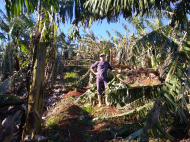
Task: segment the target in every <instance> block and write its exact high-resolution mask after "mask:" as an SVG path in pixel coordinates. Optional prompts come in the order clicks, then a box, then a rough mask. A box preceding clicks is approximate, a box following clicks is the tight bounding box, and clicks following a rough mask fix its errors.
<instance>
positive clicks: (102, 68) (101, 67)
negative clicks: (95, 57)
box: [90, 61, 113, 78]
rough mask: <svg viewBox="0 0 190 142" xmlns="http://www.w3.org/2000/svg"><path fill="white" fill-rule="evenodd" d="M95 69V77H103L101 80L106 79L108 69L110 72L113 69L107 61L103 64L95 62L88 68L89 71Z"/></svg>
mask: <svg viewBox="0 0 190 142" xmlns="http://www.w3.org/2000/svg"><path fill="white" fill-rule="evenodd" d="M95 67H96V68H97V72H98V73H99V75H97V77H103V78H107V71H108V69H110V70H112V69H113V68H112V67H111V65H110V64H109V62H108V61H105V62H102V61H96V62H95V63H94V64H93V65H92V66H91V67H90V69H94V68H95Z"/></svg>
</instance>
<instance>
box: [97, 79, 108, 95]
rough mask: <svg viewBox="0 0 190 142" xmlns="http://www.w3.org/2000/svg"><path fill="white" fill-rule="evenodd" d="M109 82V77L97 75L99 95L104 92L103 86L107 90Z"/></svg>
mask: <svg viewBox="0 0 190 142" xmlns="http://www.w3.org/2000/svg"><path fill="white" fill-rule="evenodd" d="M107 83H108V79H107V78H103V77H99V76H97V78H96V84H97V93H98V95H101V94H102V87H103V89H104V90H105V88H106V86H107Z"/></svg>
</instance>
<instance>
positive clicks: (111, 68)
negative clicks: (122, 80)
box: [108, 63, 121, 73]
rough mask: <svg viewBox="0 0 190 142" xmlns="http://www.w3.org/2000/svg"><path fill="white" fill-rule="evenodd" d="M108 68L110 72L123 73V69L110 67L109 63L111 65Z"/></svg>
mask: <svg viewBox="0 0 190 142" xmlns="http://www.w3.org/2000/svg"><path fill="white" fill-rule="evenodd" d="M108 68H109V69H110V70H116V71H118V72H119V73H121V68H119V69H118V68H113V67H112V66H111V65H110V63H109V65H108Z"/></svg>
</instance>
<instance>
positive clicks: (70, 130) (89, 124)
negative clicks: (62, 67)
mask: <svg viewBox="0 0 190 142" xmlns="http://www.w3.org/2000/svg"><path fill="white" fill-rule="evenodd" d="M132 78H133V79H132ZM125 81H126V82H127V83H129V84H130V85H131V86H141V85H142V86H146V85H153V84H154V85H158V84H161V81H160V80H159V78H158V76H156V75H149V76H147V75H146V74H141V75H139V74H136V75H134V74H133V75H129V76H126V78H125ZM85 91H86V89H81V88H77V91H69V92H65V94H64V95H63V96H62V99H63V100H64V99H65V100H66V101H67V102H69V100H70V103H67V104H66V105H64V106H62V107H61V108H60V109H59V111H58V112H57V115H60V114H61V113H62V114H64V116H63V117H62V119H61V121H59V122H58V123H57V124H55V125H54V126H52V127H48V128H44V129H43V135H45V136H47V137H50V139H51V141H66V142H86V141H87V142H94V141H97V142H108V141H109V142H116V141H117V142H121V141H123V138H125V136H124V137H123V138H122V137H118V136H117V137H116V133H115V131H112V130H114V129H119V128H122V127H123V126H124V125H125V124H126V121H125V120H124V119H113V120H112V119H109V120H99V121H94V122H93V121H92V120H93V118H94V117H96V116H93V115H92V114H90V113H84V111H83V109H82V107H83V106H80V105H78V104H77V103H75V100H76V99H77V98H78V97H79V96H80V95H82V94H83V93H84V92H85ZM126 109H129V110H130V106H128V108H127V107H126ZM126 109H125V110H120V109H117V108H115V107H114V106H110V107H107V106H106V105H105V104H103V106H101V107H98V106H94V110H96V113H93V114H97V115H99V116H101V115H104V114H112V115H114V114H120V113H123V112H124V111H126ZM51 115H54V114H51ZM134 119H135V118H134ZM126 137H127V134H126ZM188 140H190V139H184V140H179V141H181V142H186V141H188Z"/></svg>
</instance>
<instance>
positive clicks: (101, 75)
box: [90, 54, 121, 107]
mask: <svg viewBox="0 0 190 142" xmlns="http://www.w3.org/2000/svg"><path fill="white" fill-rule="evenodd" d="M94 68H97V71H95V70H94ZM108 69H110V70H113V68H112V67H111V65H110V64H109V62H108V61H105V55H104V54H100V61H96V62H95V63H94V64H92V65H91V67H90V70H91V71H92V72H93V73H94V74H95V75H96V85H97V94H98V102H99V104H98V106H99V107H100V106H101V105H102V100H101V95H102V90H101V89H102V86H103V85H104V88H106V86H107V83H108V77H107V71H108ZM118 71H119V72H121V70H118Z"/></svg>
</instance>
